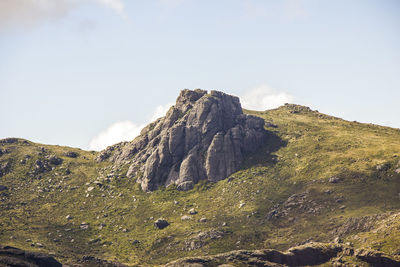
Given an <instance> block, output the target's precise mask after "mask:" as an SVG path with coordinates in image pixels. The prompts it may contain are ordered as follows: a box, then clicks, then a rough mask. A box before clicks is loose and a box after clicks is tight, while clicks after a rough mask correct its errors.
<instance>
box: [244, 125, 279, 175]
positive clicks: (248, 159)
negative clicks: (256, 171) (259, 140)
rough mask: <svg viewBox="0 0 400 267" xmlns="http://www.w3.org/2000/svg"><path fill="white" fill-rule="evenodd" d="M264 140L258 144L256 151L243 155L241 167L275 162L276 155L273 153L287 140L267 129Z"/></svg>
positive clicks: (267, 164) (266, 164) (268, 164)
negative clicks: (260, 144) (261, 144)
mask: <svg viewBox="0 0 400 267" xmlns="http://www.w3.org/2000/svg"><path fill="white" fill-rule="evenodd" d="M266 140H267V141H266V142H265V144H264V145H263V146H260V148H259V149H258V150H257V151H256V152H254V153H252V154H249V155H247V156H245V160H244V162H243V164H242V168H241V169H245V168H250V167H252V166H254V165H258V166H270V165H273V164H275V163H276V162H277V157H276V155H274V154H273V153H274V152H276V151H277V150H279V149H280V148H281V147H284V146H286V145H287V142H286V141H284V140H282V139H281V138H280V137H279V136H278V135H276V134H275V133H274V132H271V131H268V130H267V139H266Z"/></svg>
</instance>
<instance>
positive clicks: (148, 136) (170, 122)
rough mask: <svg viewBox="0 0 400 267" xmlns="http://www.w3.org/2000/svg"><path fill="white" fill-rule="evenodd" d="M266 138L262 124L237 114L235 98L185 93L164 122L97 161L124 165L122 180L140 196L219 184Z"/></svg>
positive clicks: (239, 106)
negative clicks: (132, 182) (137, 187)
mask: <svg viewBox="0 0 400 267" xmlns="http://www.w3.org/2000/svg"><path fill="white" fill-rule="evenodd" d="M266 139H267V133H266V131H265V130H264V120H263V119H261V118H258V117H254V116H250V115H246V114H243V111H242V107H241V105H240V101H239V98H237V97H235V96H231V95H228V94H225V93H222V92H218V91H211V92H210V93H209V94H208V93H207V91H204V90H200V89H196V90H187V89H186V90H183V91H181V93H180V95H179V96H178V98H177V100H176V104H175V105H174V106H173V107H171V108H170V109H169V111H168V112H167V114H166V115H165V117H163V118H160V119H158V120H157V121H155V122H153V123H151V124H149V125H148V126H146V127H145V128H144V129H143V130H142V132H141V135H140V136H138V137H137V138H135V139H134V140H133V141H132V142H125V143H120V144H118V145H115V146H111V147H109V148H107V149H106V150H104V151H102V152H101V153H100V154H99V157H98V160H99V161H101V160H106V159H108V160H111V161H113V162H114V163H115V164H122V163H126V162H130V164H131V165H130V168H129V170H128V173H127V176H128V177H130V178H137V181H138V182H140V183H141V187H142V189H143V190H145V191H152V190H155V189H157V188H158V187H159V186H168V185H171V184H176V185H177V186H178V189H180V190H188V189H191V188H192V187H193V185H194V184H195V183H197V182H198V181H199V180H202V179H207V180H210V181H219V180H221V179H224V178H226V177H227V176H229V175H230V174H232V173H233V172H235V171H237V170H238V169H239V167H240V165H241V163H242V161H243V159H244V157H245V156H246V155H247V154H249V153H252V152H255V151H256V150H257V148H258V147H259V146H260V145H262V144H263V143H264V142H266Z"/></svg>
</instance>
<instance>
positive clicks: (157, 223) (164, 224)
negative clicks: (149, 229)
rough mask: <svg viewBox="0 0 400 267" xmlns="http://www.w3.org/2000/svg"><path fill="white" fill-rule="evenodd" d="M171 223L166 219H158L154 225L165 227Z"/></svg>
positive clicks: (159, 227)
mask: <svg viewBox="0 0 400 267" xmlns="http://www.w3.org/2000/svg"><path fill="white" fill-rule="evenodd" d="M168 225H169V222H167V221H166V220H164V219H158V220H157V221H155V222H154V226H155V227H156V228H158V229H164V228H165V227H167V226H168Z"/></svg>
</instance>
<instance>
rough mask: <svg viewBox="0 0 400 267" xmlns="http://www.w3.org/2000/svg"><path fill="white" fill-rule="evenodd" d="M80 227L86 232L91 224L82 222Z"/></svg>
mask: <svg viewBox="0 0 400 267" xmlns="http://www.w3.org/2000/svg"><path fill="white" fill-rule="evenodd" d="M79 227H80V228H81V229H83V230H86V229H89V224H88V223H87V222H82V223H81V225H80V226H79Z"/></svg>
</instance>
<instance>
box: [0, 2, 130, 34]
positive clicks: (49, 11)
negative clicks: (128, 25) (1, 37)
mask: <svg viewBox="0 0 400 267" xmlns="http://www.w3.org/2000/svg"><path fill="white" fill-rule="evenodd" d="M88 3H94V4H96V5H99V4H100V5H104V6H106V7H108V8H112V9H113V10H115V11H116V12H117V13H118V14H119V15H121V16H123V17H124V3H123V0H0V30H2V29H6V28H9V27H21V26H22V27H32V26H34V25H36V24H37V23H39V22H41V21H43V20H46V19H55V18H61V17H64V16H66V15H67V14H68V13H69V12H70V11H71V10H72V9H74V8H77V7H78V6H80V5H82V4H88Z"/></svg>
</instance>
